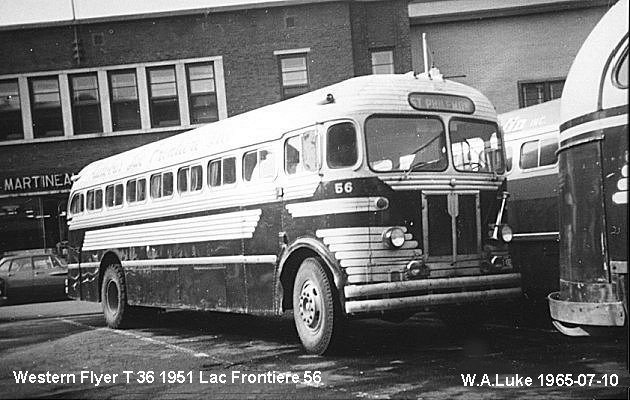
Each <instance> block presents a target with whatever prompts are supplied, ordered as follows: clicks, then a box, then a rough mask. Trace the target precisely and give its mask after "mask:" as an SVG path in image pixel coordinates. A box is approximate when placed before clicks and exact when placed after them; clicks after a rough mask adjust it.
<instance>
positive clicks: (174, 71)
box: [146, 64, 182, 129]
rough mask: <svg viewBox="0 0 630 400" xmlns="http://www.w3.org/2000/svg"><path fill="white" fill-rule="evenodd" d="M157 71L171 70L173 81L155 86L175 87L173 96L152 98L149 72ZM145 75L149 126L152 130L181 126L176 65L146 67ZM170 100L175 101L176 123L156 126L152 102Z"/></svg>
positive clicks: (151, 83)
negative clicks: (168, 84)
mask: <svg viewBox="0 0 630 400" xmlns="http://www.w3.org/2000/svg"><path fill="white" fill-rule="evenodd" d="M157 70H172V71H173V78H174V80H173V81H168V82H159V83H157V84H164V83H173V84H174V85H175V95H172V96H162V97H157V98H156V97H154V95H153V88H152V85H154V83H153V82H151V72H152V71H157ZM146 75H147V98H148V101H149V119H150V126H151V128H152V129H159V128H168V127H174V126H182V116H181V112H180V110H181V104H180V101H179V100H180V99H179V96H180V93H179V90H178V87H177V86H178V81H177V67H176V64H166V65H156V66H151V67H147V68H146ZM156 99H157V100H165V99H168V100H172V99H175V103H176V105H177V107H176V108H177V123H174V124H170V123H169V124H167V125H157V124H156V122H155V117H156V112H155V106H154V101H155V100H156Z"/></svg>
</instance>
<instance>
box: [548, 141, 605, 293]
mask: <svg viewBox="0 0 630 400" xmlns="http://www.w3.org/2000/svg"><path fill="white" fill-rule="evenodd" d="M601 150H602V143H601V141H600V140H598V141H593V142H588V143H585V144H581V145H576V146H572V147H569V148H567V149H565V150H563V151H561V152H560V154H559V163H560V164H559V166H560V175H559V179H560V194H559V196H560V202H561V206H560V300H569V301H574V302H609V301H613V300H614V298H615V294H614V292H613V290H612V287H611V285H610V284H609V283H608V282H609V276H608V271H607V268H606V263H605V260H604V257H603V255H604V254H605V247H604V245H605V235H606V231H605V229H606V227H605V220H604V204H603V196H602V190H603V187H602V169H601V160H602V156H601V155H602V152H601Z"/></svg>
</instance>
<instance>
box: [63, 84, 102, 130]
mask: <svg viewBox="0 0 630 400" xmlns="http://www.w3.org/2000/svg"><path fill="white" fill-rule="evenodd" d="M70 93H71V94H72V123H73V126H74V133H75V134H82V133H95V132H102V131H103V123H102V122H101V106H100V103H99V97H98V81H97V79H96V74H85V75H74V76H71V77H70Z"/></svg>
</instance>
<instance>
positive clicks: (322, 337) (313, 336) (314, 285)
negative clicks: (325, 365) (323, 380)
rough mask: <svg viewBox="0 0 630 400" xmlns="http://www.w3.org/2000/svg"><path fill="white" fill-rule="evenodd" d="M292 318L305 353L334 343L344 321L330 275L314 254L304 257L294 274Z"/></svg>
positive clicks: (322, 351)
mask: <svg viewBox="0 0 630 400" xmlns="http://www.w3.org/2000/svg"><path fill="white" fill-rule="evenodd" d="M293 319H294V321H295V327H296V329H297V332H298V336H299V337H300V340H301V341H302V345H303V346H304V349H305V350H306V351H307V352H308V353H310V354H319V355H321V354H325V353H327V352H330V351H332V350H334V349H335V348H336V347H337V346H336V345H337V344H338V343H339V338H340V337H341V330H342V325H343V322H344V321H343V317H342V315H341V310H340V307H339V302H338V301H337V299H336V296H335V293H334V289H333V285H332V284H331V279H330V278H329V277H328V275H327V274H326V270H325V269H324V267H323V265H322V262H321V261H320V260H318V259H317V258H307V259H305V260H304V261H303V262H302V264H301V265H300V269H299V270H298V273H297V275H296V277H295V283H294V285H293Z"/></svg>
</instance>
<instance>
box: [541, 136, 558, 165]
mask: <svg viewBox="0 0 630 400" xmlns="http://www.w3.org/2000/svg"><path fill="white" fill-rule="evenodd" d="M557 150H558V139H556V138H553V139H545V140H543V141H542V142H541V144H540V166H541V167H542V166H544V165H553V164H555V163H556V162H557V161H558V156H557V155H556V151H557Z"/></svg>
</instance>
